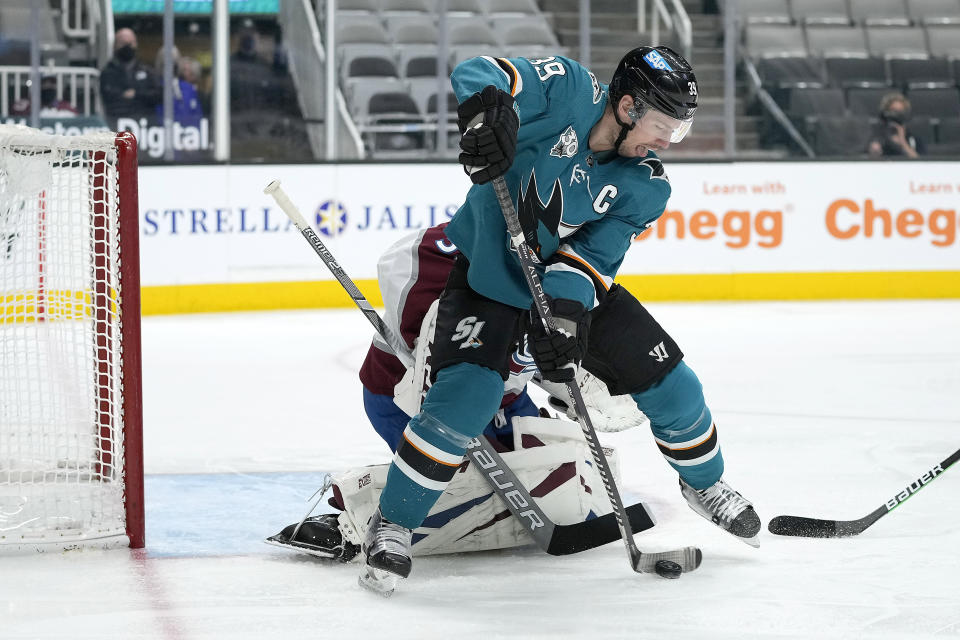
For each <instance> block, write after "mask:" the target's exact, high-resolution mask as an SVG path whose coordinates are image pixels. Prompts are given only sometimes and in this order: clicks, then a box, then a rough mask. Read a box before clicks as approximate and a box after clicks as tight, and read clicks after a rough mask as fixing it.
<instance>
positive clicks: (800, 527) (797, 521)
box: [767, 449, 960, 538]
mask: <svg viewBox="0 0 960 640" xmlns="http://www.w3.org/2000/svg"><path fill="white" fill-rule="evenodd" d="M957 460H960V449H958V450H956V451H954V452H953V453H952V454H950V455H949V456H947V458H946V459H945V460H943V462H940V463H939V464H937V465H936V466H934V467H933V468H932V469H929V470H928V471H927V472H926V473H924V474H923V475H922V476H920V477H919V478H917V479H916V480H914V481H913V482H911V483H910V484H909V485H907V486H906V487H905V488H904V489H903V490H901V491H899V492H897V494H896V495H895V496H893V497H892V498H890V499H889V500H887V501H886V502H885V503H883V504H882V505H880V506H879V507H877V508H876V509H874V510H873V511H872V512H870V513H869V514H867V515H865V516H864V517H862V518H860V519H859V520H822V519H819V518H805V517H803V516H777V517H775V518H774V519H773V520H771V521H770V523H769V524H768V525H767V529H768V530H769V531H770V533H775V534H777V535H780V536H799V537H804V538H847V537H850V536H855V535H858V534H860V533H863V532H864V531H865V530H866V529H867V527H869V526H870V525H872V524H873V523H874V522H876V521H877V520H879V519H880V518H882V517H883V516H885V515H887V514H888V513H890V512H891V511H893V510H894V509H896V508H897V507H899V506H900V505H901V504H903V503H904V502H906V501H907V500H909V499H910V498H911V497H913V496H914V495H915V494H916V493H917V492H918V491H920V489H922V488H924V487H925V486H927V485H928V484H930V483H931V482H933V481H934V480H935V479H937V478H939V477H940V476H941V475H942V474H943V472H944V471H946V470H947V469H949V468H950V467H951V466H952V465H953V464H954V463H955V462H957Z"/></svg>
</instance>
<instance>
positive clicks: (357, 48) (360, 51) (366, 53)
mask: <svg viewBox="0 0 960 640" xmlns="http://www.w3.org/2000/svg"><path fill="white" fill-rule="evenodd" d="M337 50H338V51H339V56H338V60H337V64H339V65H340V77H341V78H344V79H346V78H348V77H349V76H350V67H351V64H352V63H353V61H354V60H355V59H357V58H381V59H384V60H387V61H388V62H392V61H393V60H394V59H395V58H396V52H395V51H394V50H393V47H391V46H390V45H388V44H363V43H353V44H345V45H343V46H341V47H337ZM367 67H368V68H370V66H369V65H367ZM374 75H380V74H379V73H377V74H374Z"/></svg>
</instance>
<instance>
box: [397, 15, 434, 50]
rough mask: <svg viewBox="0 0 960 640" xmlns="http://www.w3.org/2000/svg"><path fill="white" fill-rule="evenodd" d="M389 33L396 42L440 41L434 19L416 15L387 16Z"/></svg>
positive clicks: (421, 42) (423, 42) (424, 42)
mask: <svg viewBox="0 0 960 640" xmlns="http://www.w3.org/2000/svg"><path fill="white" fill-rule="evenodd" d="M386 23H387V33H389V34H390V37H391V38H393V42H394V43H395V44H401V45H402V44H432V45H434V46H436V44H437V43H438V42H439V41H440V33H439V31H437V27H436V25H435V24H434V23H433V20H431V19H429V18H427V17H426V16H423V17H416V16H410V15H406V16H393V17H387V18H386Z"/></svg>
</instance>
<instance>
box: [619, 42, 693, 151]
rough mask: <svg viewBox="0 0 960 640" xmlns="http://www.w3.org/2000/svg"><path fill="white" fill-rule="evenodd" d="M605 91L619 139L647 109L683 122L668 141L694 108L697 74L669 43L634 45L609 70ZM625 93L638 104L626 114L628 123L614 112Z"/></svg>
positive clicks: (678, 133) (679, 134)
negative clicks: (615, 67) (617, 128)
mask: <svg viewBox="0 0 960 640" xmlns="http://www.w3.org/2000/svg"><path fill="white" fill-rule="evenodd" d="M608 92H609V94H610V104H611V105H612V106H613V113H614V116H615V117H616V119H617V122H618V123H619V124H620V126H621V127H622V130H621V140H620V142H622V141H623V140H622V138H624V137H625V136H626V132H627V131H629V130H630V129H633V126H634V125H635V124H636V123H637V122H638V121H639V120H640V119H641V118H642V117H643V114H644V112H645V111H646V110H647V109H654V110H656V111H659V112H660V113H662V114H664V115H666V116H669V117H670V118H673V119H675V120H677V121H679V122H680V123H683V126H678V127H677V128H676V130H675V131H674V133H673V135H672V136H671V142H679V141H680V140H681V139H682V138H683V136H684V135H685V134H686V132H687V131H688V130H689V128H690V122H691V121H692V120H693V114H694V113H695V112H696V110H697V93H698V92H697V77H696V76H695V75H694V74H693V68H692V67H691V66H690V63H689V62H687V61H686V60H685V59H684V57H683V56H681V55H680V54H679V53H677V52H676V51H674V50H673V49H671V48H670V47H663V46H661V47H637V48H636V49H634V50H632V51H630V52H628V53H627V55H625V56H624V57H623V59H622V60H620V64H618V65H617V69H616V71H614V72H613V78H612V79H611V80H610V86H609V88H608ZM625 95H629V96H632V97H633V99H634V101H636V102H639V103H640V105H638V106H640V107H642V109H641V108H637V109H635V110H634V111H633V112H632V113H631V114H630V117H631V119H632V120H633V122H632V123H630V124H628V123H625V122H621V121H620V117H619V115H617V105H618V104H619V103H620V99H621V98H622V97H623V96H625ZM618 144H619V142H618Z"/></svg>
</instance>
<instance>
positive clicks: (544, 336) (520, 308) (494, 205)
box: [361, 47, 760, 591]
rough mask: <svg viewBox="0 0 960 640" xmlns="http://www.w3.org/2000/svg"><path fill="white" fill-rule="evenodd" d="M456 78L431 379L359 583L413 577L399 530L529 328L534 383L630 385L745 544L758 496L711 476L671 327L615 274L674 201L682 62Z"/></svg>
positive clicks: (449, 464)
mask: <svg viewBox="0 0 960 640" xmlns="http://www.w3.org/2000/svg"><path fill="white" fill-rule="evenodd" d="M451 81H452V83H453V88H454V90H455V92H456V94H457V98H458V101H459V103H460V105H459V108H458V110H457V115H458V124H459V127H460V131H461V134H462V137H461V141H460V147H461V150H462V153H461V154H460V157H459V159H460V162H461V164H462V165H463V166H464V169H465V171H466V172H467V174H468V175H469V176H470V180H471V181H472V182H473V183H474V185H473V186H472V187H471V188H470V191H469V192H468V194H467V197H466V201H465V202H464V204H463V206H461V207H460V209H459V210H458V211H457V213H456V215H455V216H454V218H453V220H452V221H451V222H450V224H449V225H448V227H447V229H446V234H447V236H448V237H449V238H450V240H452V241H453V242H454V243H455V244H456V246H457V247H458V248H459V249H460V251H461V253H462V255H461V256H460V257H459V258H458V259H457V261H456V263H455V265H454V267H453V270H452V271H451V274H450V277H449V279H448V280H447V284H446V288H445V289H444V291H443V293H442V295H441V297H440V304H439V310H438V314H437V321H436V333H435V337H434V342H433V347H432V352H431V358H432V370H431V376H432V379H433V386H432V387H431V388H430V390H429V392H428V393H427V395H426V397H425V399H424V401H423V404H422V407H421V410H420V413H419V414H417V415H416V416H414V417H413V418H412V419H411V420H410V422H409V424H408V425H407V427H406V430H405V431H404V434H403V439H402V440H401V442H400V445H399V446H398V447H397V450H396V453H395V455H394V459H393V463H392V464H391V467H390V470H389V473H388V476H387V483H386V486H385V487H384V489H383V493H382V494H381V497H380V508H379V509H378V510H377V512H375V514H374V515H373V516H372V518H371V521H370V522H369V523H368V528H367V532H366V534H365V538H364V544H363V551H364V553H365V554H366V564H365V566H364V568H363V570H362V573H361V583H362V584H365V585H366V586H370V587H371V588H375V589H380V590H384V591H389V590H392V588H393V585H394V584H395V582H396V580H397V579H398V578H405V577H407V576H408V575H409V573H410V570H411V559H410V539H411V530H412V529H414V528H416V527H417V526H419V525H420V524H421V522H422V521H423V519H424V517H425V516H426V515H427V512H428V511H429V510H430V508H431V507H432V506H433V504H434V503H435V502H436V500H437V499H438V498H439V496H440V494H441V493H442V491H443V489H444V487H445V486H446V485H447V483H448V482H449V481H450V479H451V478H452V477H453V474H454V472H455V471H456V469H457V468H458V466H459V465H460V463H461V460H462V457H463V454H464V451H465V450H466V447H467V444H468V442H469V441H470V440H471V439H472V438H474V437H476V436H478V435H479V434H480V433H481V431H482V430H483V429H484V427H485V426H486V424H487V423H488V422H489V421H490V418H491V416H493V415H494V414H495V413H496V411H497V408H498V407H499V404H500V400H501V398H502V395H503V381H504V380H505V379H506V377H507V374H508V359H509V358H510V355H511V354H512V353H513V351H514V350H515V349H516V345H517V344H518V341H519V340H521V339H523V338H524V337H525V338H526V340H527V344H528V347H529V349H530V351H531V355H532V356H533V358H534V360H535V362H536V364H537V366H538V368H539V369H540V372H541V375H542V376H543V378H545V379H546V380H548V381H551V382H555V383H563V382H566V381H568V380H572V379H573V377H574V375H575V371H576V367H578V366H581V363H582V366H584V367H585V368H586V369H587V370H588V371H590V372H591V373H592V374H594V375H595V376H596V377H597V378H599V379H600V380H602V381H603V382H604V383H606V385H607V387H608V388H609V390H610V393H611V394H613V395H622V394H629V395H630V396H631V397H632V398H633V399H634V401H635V402H636V403H637V406H638V408H639V409H640V410H641V411H643V413H645V414H646V415H647V417H648V418H649V419H650V425H651V428H652V430H653V434H654V437H655V439H656V442H657V446H658V447H659V448H660V450H661V452H662V453H663V455H664V457H665V458H666V460H667V461H668V462H669V463H670V464H671V466H673V468H674V469H675V470H676V471H677V472H678V474H679V476H680V488H681V493H682V495H683V496H684V498H685V499H686V500H687V502H688V504H689V505H690V507H691V508H692V509H693V510H694V511H696V512H697V513H698V514H700V515H702V516H703V517H705V518H707V519H708V520H710V521H711V522H713V523H714V524H716V525H717V526H719V527H721V528H722V529H724V530H726V531H728V532H729V533H731V534H732V535H734V536H736V537H737V538H739V539H741V540H743V541H745V542H747V543H749V544H752V545H753V546H757V543H756V536H757V533H758V532H759V529H760V520H759V518H758V517H757V514H756V513H755V512H754V509H753V506H752V505H751V503H750V502H749V501H747V500H746V499H744V498H743V497H742V496H741V495H740V494H739V493H738V492H736V491H734V490H733V489H732V488H731V487H730V486H729V485H728V484H727V483H726V482H725V481H724V480H722V479H721V476H722V475H723V471H724V467H723V457H722V455H721V453H720V446H719V441H718V437H717V430H716V427H715V425H714V422H713V419H712V416H711V413H710V410H709V408H707V406H706V402H705V400H704V396H703V392H702V388H701V385H700V382H699V380H698V379H697V376H696V375H695V374H694V373H693V371H692V370H691V369H690V368H689V367H688V366H687V365H686V364H685V363H684V362H683V361H682V358H683V354H682V352H681V351H680V349H679V347H678V346H677V344H676V343H675V342H674V341H673V339H672V338H671V337H670V336H669V335H668V334H667V333H666V331H664V330H663V328H662V327H661V326H660V325H659V324H658V323H657V322H656V320H654V319H653V317H652V316H651V315H650V314H649V313H648V312H647V311H646V309H644V308H643V306H642V305H641V304H640V303H639V302H638V301H637V300H636V299H635V298H634V297H633V296H632V295H631V294H630V293H629V292H628V291H626V290H625V289H623V288H622V287H620V286H619V285H617V284H615V283H614V277H615V276H616V273H617V270H618V268H619V267H620V264H621V263H622V261H623V257H624V254H625V253H626V251H627V249H628V248H629V247H630V245H631V241H632V240H633V238H634V237H635V236H636V235H638V234H640V233H641V232H643V231H644V230H645V229H646V228H647V227H649V226H650V225H651V224H652V223H653V222H654V221H655V220H656V219H657V218H658V217H659V216H660V215H661V214H662V213H663V211H664V208H665V207H666V203H667V200H668V198H669V197H670V182H669V180H668V177H667V174H666V172H665V171H664V168H663V164H662V163H661V161H660V159H659V158H658V157H657V155H656V153H655V151H657V150H662V149H666V148H667V147H668V146H669V145H670V144H673V143H677V142H680V141H681V140H682V139H683V137H684V136H685V135H686V133H687V131H688V130H689V129H690V126H691V123H692V121H693V117H694V113H695V111H696V106H697V82H696V77H695V76H694V73H693V70H692V69H691V67H690V65H689V64H688V63H687V61H686V60H684V59H683V57H682V56H680V55H679V54H677V53H676V52H674V51H672V50H671V49H669V48H668V47H639V48H637V49H634V50H632V51H630V52H629V53H627V54H626V56H624V58H623V60H622V61H621V62H620V64H619V65H618V67H617V69H616V71H615V72H614V75H613V78H612V80H611V82H610V85H609V87H608V86H606V85H603V84H602V83H600V82H599V81H598V80H597V78H596V77H595V76H594V75H593V74H592V73H590V72H589V71H588V70H587V69H585V68H584V67H582V66H581V65H580V64H578V63H577V62H575V61H573V60H569V59H567V58H564V57H548V58H543V59H531V60H528V59H525V58H494V57H486V56H484V57H478V58H473V59H470V60H467V61H465V62H463V63H461V64H460V65H458V66H457V68H456V69H455V70H454V72H453V75H452V76H451ZM498 176H503V177H504V179H505V181H506V184H507V186H508V188H509V190H510V193H511V196H512V198H513V200H514V204H515V206H516V209H517V213H518V216H519V218H520V223H521V226H522V228H523V232H524V237H525V239H526V242H527V244H528V245H529V246H530V247H531V249H533V251H534V253H535V255H536V259H537V261H538V262H539V266H540V268H541V273H540V276H541V278H542V282H543V288H544V291H545V292H546V293H547V294H548V296H549V298H550V304H551V307H552V311H553V315H554V317H555V318H556V320H557V325H558V331H556V332H550V333H547V331H546V330H545V329H544V328H543V325H542V324H541V323H540V322H538V321H536V317H537V316H536V314H535V312H533V311H532V310H531V308H530V307H531V303H532V300H531V296H530V294H529V292H528V290H527V287H526V284H525V280H524V277H523V274H522V272H521V269H520V263H519V261H518V259H517V257H516V254H515V252H514V250H513V249H512V246H511V243H510V240H509V236H508V233H507V229H506V225H505V222H504V219H503V215H502V213H501V211H500V207H499V203H498V201H497V198H496V195H495V193H494V190H493V188H492V185H491V184H489V183H490V181H491V180H493V179H494V178H496V177H498ZM388 584H389V586H384V585H388Z"/></svg>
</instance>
